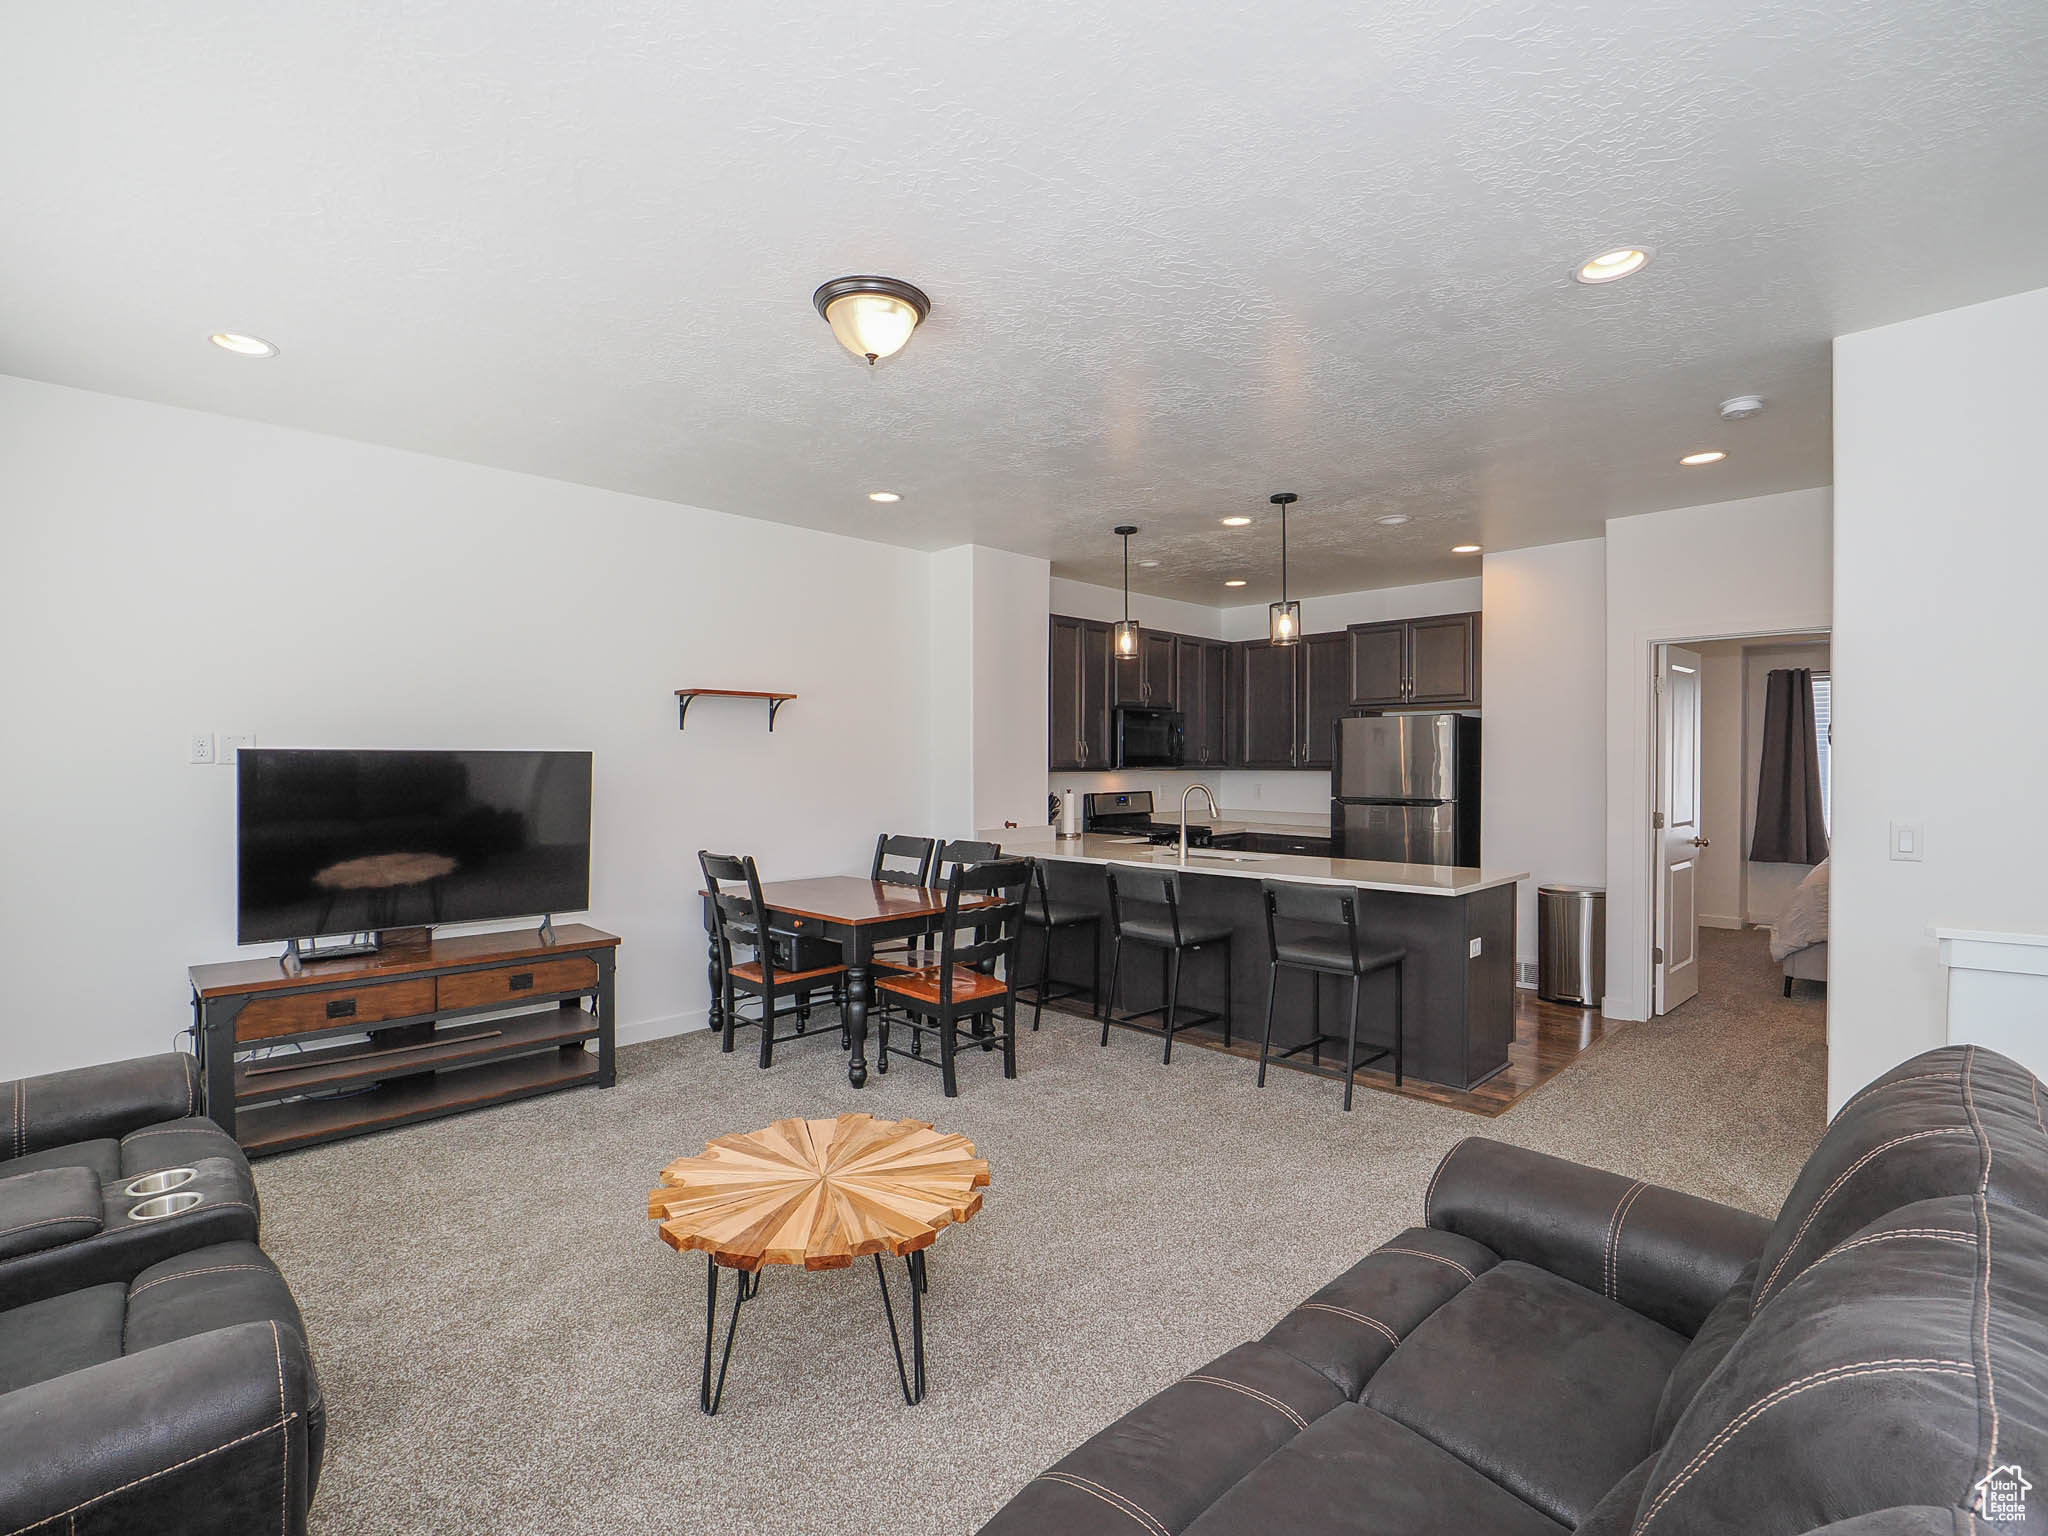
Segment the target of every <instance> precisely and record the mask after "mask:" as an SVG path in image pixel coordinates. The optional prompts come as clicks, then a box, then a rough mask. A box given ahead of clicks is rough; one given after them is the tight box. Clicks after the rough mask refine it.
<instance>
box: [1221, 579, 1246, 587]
mask: <svg viewBox="0 0 2048 1536" xmlns="http://www.w3.org/2000/svg"><path fill="white" fill-rule="evenodd" d="M1223 585H1225V586H1226V587H1241V586H1243V585H1244V582H1243V580H1242V579H1237V580H1231V581H1226V582H1225V583H1223Z"/></svg>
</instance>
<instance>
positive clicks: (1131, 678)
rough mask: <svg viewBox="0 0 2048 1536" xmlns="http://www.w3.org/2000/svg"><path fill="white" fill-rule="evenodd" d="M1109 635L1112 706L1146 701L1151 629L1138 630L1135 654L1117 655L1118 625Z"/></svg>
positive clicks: (1110, 695)
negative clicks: (1147, 645)
mask: <svg viewBox="0 0 2048 1536" xmlns="http://www.w3.org/2000/svg"><path fill="white" fill-rule="evenodd" d="M1109 637H1110V640H1111V642H1112V644H1111V647H1110V652H1109V702H1110V706H1111V707H1112V708H1114V707H1115V706H1116V705H1118V704H1142V703H1144V702H1145V649H1146V642H1147V641H1148V640H1150V639H1151V638H1152V632H1151V631H1150V630H1149V629H1141V630H1139V631H1138V654H1137V655H1135V656H1119V655H1117V653H1116V647H1115V645H1114V643H1113V642H1114V641H1115V639H1116V627H1115V626H1114V625H1111V626H1110V631H1109ZM1096 766H1097V767H1100V766H1101V765H1100V764H1097V765H1096Z"/></svg>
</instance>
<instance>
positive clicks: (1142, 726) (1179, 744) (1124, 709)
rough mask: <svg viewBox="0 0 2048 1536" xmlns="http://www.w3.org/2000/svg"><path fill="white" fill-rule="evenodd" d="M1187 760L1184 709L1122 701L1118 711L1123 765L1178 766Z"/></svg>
mask: <svg viewBox="0 0 2048 1536" xmlns="http://www.w3.org/2000/svg"><path fill="white" fill-rule="evenodd" d="M1186 760H1187V755H1186V745H1185V742H1184V740H1183V729H1182V722H1181V713H1180V711H1179V710H1177V709H1148V708H1145V707H1144V706H1142V705H1135V704H1120V705H1118V706H1117V711H1116V765H1117V767H1119V768H1178V767H1180V766H1181V765H1182V763H1184V762H1185V761H1186Z"/></svg>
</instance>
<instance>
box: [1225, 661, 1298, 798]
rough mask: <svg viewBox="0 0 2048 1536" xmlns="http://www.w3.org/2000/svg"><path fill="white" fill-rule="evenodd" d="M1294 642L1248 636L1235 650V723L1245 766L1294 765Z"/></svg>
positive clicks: (1295, 744)
mask: <svg viewBox="0 0 2048 1536" xmlns="http://www.w3.org/2000/svg"><path fill="white" fill-rule="evenodd" d="M1300 650H1301V647H1300V646H1298V645H1275V644H1273V643H1272V642H1271V641H1270V640H1251V641H1247V642H1246V643H1245V647H1244V650H1243V651H1242V652H1240V653H1239V654H1240V656H1241V658H1242V659H1241V663H1240V665H1239V668H1238V725H1239V729H1240V739H1241V742H1242V748H1241V751H1240V754H1239V762H1240V763H1241V764H1242V766H1244V767H1246V768H1293V767H1295V766H1297V765H1296V761H1295V760H1296V758H1297V757H1298V756H1299V755H1300V752H1301V733H1300V731H1299V729H1298V728H1297V725H1296V711H1297V708H1298V705H1299V688H1298V685H1297V682H1296V679H1297V676H1298V668H1297V666H1296V657H1297V655H1298V654H1299V652H1300Z"/></svg>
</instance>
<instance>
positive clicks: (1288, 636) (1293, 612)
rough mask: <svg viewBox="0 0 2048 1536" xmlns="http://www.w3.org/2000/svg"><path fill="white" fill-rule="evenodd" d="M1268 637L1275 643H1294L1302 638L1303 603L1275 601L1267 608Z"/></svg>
mask: <svg viewBox="0 0 2048 1536" xmlns="http://www.w3.org/2000/svg"><path fill="white" fill-rule="evenodd" d="M1266 638H1267V639H1269V640H1271V641H1272V642H1273V643H1274V644H1275V645H1292V644H1294V642H1295V641H1297V640H1299V639H1300V638H1301V604H1300V602H1298V601H1296V602H1292V603H1274V604H1272V605H1271V607H1270V608H1269V609H1268V610H1267V621H1266Z"/></svg>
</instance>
